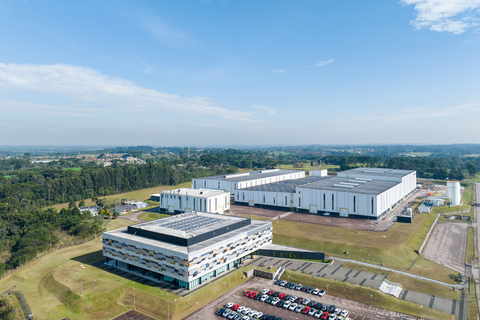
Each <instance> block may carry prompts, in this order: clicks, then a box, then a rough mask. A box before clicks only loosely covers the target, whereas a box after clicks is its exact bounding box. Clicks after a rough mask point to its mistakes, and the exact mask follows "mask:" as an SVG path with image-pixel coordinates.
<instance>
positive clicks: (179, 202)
mask: <svg viewBox="0 0 480 320" xmlns="http://www.w3.org/2000/svg"><path fill="white" fill-rule="evenodd" d="M178 207H179V209H180V211H182V197H178Z"/></svg>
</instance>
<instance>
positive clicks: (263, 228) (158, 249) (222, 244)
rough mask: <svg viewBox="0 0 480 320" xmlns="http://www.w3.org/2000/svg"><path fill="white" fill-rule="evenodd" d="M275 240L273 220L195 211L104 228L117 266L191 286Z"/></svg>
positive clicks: (111, 260) (109, 260)
mask: <svg viewBox="0 0 480 320" xmlns="http://www.w3.org/2000/svg"><path fill="white" fill-rule="evenodd" d="M271 242H272V224H271V222H265V221H258V220H251V219H249V218H242V217H235V216H228V215H219V214H213V213H205V212H189V213H183V214H179V215H175V216H172V217H168V218H164V219H160V220H154V221H150V222H144V223H140V224H136V225H132V226H129V227H127V228H122V229H118V230H114V231H109V232H104V234H103V255H104V256H105V257H106V258H107V263H108V264H109V265H111V266H114V267H116V268H119V269H121V270H125V271H128V272H135V273H137V274H138V275H140V276H142V277H144V278H146V279H149V280H153V281H166V282H171V283H173V284H175V285H177V286H180V287H183V288H186V289H191V288H193V287H195V286H197V285H200V284H202V283H204V282H205V281H208V280H209V279H211V278H215V277H217V276H218V275H220V274H221V273H223V272H225V271H227V270H229V269H232V268H235V267H237V266H238V265H239V264H240V263H241V262H242V261H243V260H244V259H245V258H247V257H250V256H251V254H252V253H253V252H255V251H257V250H259V249H261V248H263V247H264V246H265V245H267V244H270V243H271Z"/></svg>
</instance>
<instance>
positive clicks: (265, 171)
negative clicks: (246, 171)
mask: <svg viewBox="0 0 480 320" xmlns="http://www.w3.org/2000/svg"><path fill="white" fill-rule="evenodd" d="M275 171H280V169H269V170H261V171H260V173H268V172H275Z"/></svg>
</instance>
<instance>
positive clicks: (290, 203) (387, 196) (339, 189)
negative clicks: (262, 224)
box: [235, 168, 416, 219]
mask: <svg viewBox="0 0 480 320" xmlns="http://www.w3.org/2000/svg"><path fill="white" fill-rule="evenodd" d="M415 189H416V172H415V171H407V170H392V169H382V170H378V169H364V168H359V169H353V170H348V171H344V172H339V173H338V174H337V176H322V175H318V176H315V175H314V176H309V177H306V178H301V179H295V180H288V181H281V182H275V183H270V184H265V185H260V186H254V187H249V188H244V189H241V190H238V192H237V195H236V197H235V202H236V203H239V204H245V205H250V206H264V207H272V208H286V209H294V210H295V209H298V210H299V211H306V212H309V213H319V212H321V213H326V214H331V215H339V216H342V217H357V218H367V219H379V218H381V217H382V216H384V215H386V214H387V213H388V212H390V210H391V209H393V208H394V207H395V206H396V205H397V204H398V203H399V202H400V201H402V200H404V199H405V197H406V196H408V195H409V194H411V193H412V192H414V191H415Z"/></svg>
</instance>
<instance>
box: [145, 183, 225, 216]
mask: <svg viewBox="0 0 480 320" xmlns="http://www.w3.org/2000/svg"><path fill="white" fill-rule="evenodd" d="M150 200H152V201H160V210H161V211H163V212H170V213H183V212H190V211H203V212H209V213H219V214H223V213H225V212H229V211H230V192H226V191H223V190H211V189H189V188H181V189H175V190H168V191H163V190H162V192H161V193H157V194H152V195H151V196H150Z"/></svg>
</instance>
